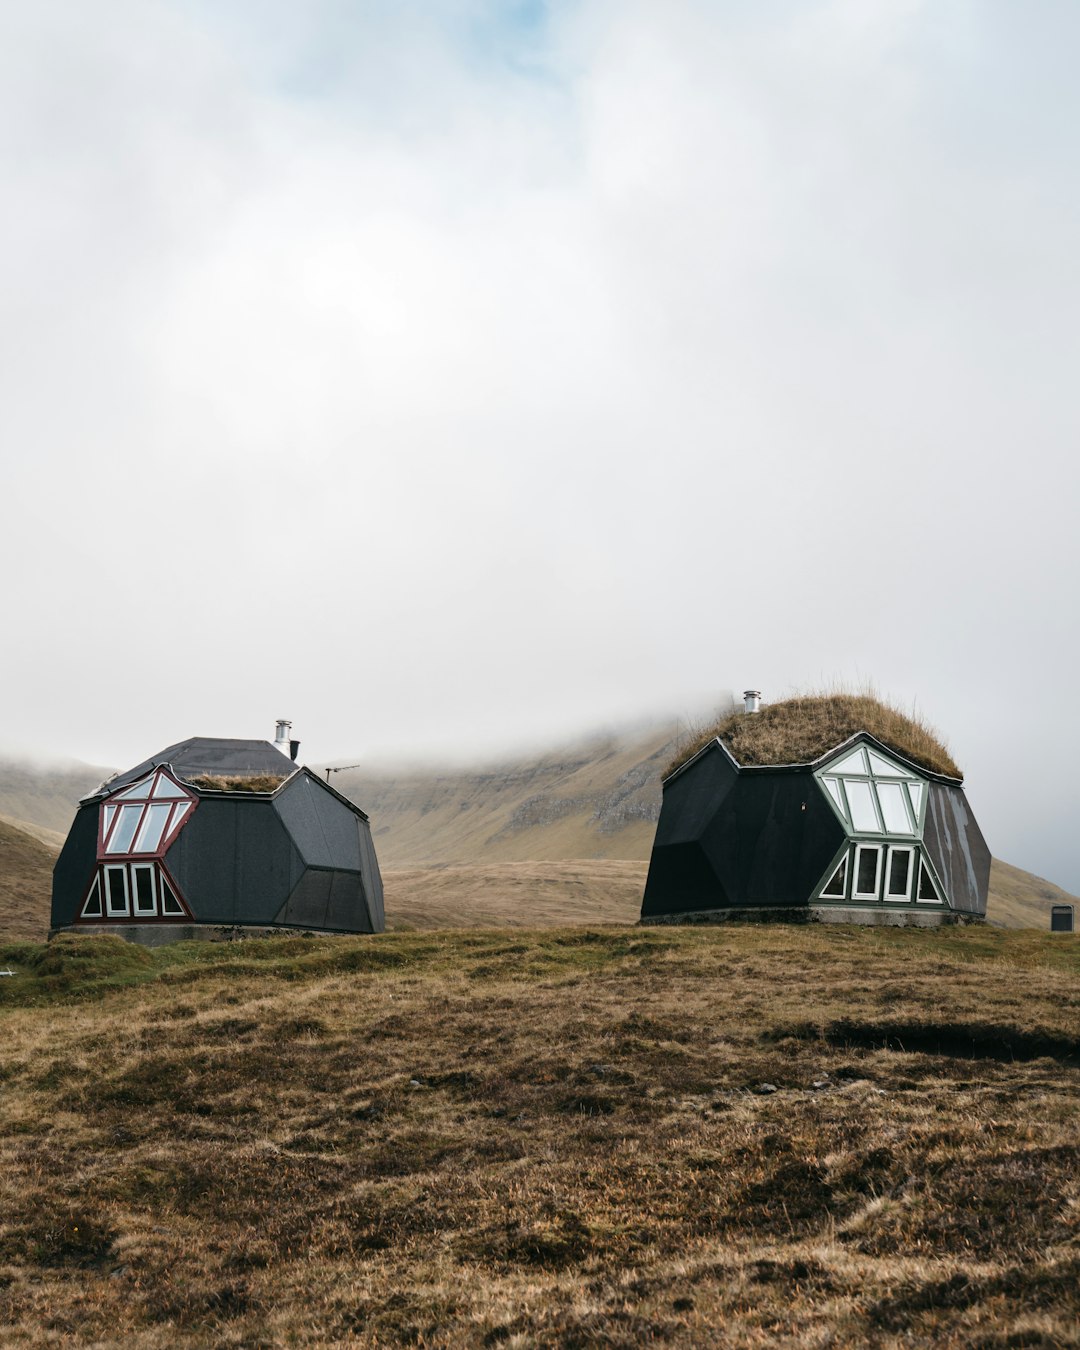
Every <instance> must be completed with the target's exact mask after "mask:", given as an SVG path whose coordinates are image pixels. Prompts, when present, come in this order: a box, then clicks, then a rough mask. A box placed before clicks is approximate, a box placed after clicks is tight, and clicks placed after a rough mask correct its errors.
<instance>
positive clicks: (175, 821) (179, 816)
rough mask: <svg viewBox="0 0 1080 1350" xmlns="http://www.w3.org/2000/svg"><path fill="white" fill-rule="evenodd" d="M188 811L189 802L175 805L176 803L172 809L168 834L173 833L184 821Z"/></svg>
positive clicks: (189, 808) (189, 807)
mask: <svg viewBox="0 0 1080 1350" xmlns="http://www.w3.org/2000/svg"><path fill="white" fill-rule="evenodd" d="M190 810H191V803H190V802H177V803H176V805H175V806H174V807H173V813H172V820H170V821H169V833H170V834H172V833H173V831H174V830H176V829H177V828H178V827H179V825H180V822H181V821H182V820H183V819H184V817H185V816H186V815H187V813H188V812H189V811H190Z"/></svg>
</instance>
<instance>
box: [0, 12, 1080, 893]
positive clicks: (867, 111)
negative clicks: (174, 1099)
mask: <svg viewBox="0 0 1080 1350" xmlns="http://www.w3.org/2000/svg"><path fill="white" fill-rule="evenodd" d="M1077 50H1080V6H1077V5H1076V4H1075V3H1070V2H1069V0H1062V2H1061V3H1050V2H1049V0H1026V3H1024V4H1022V5H1021V4H1016V3H1014V2H1013V0H996V2H995V0H967V2H965V0H925V2H921V0H831V2H829V3H816V2H815V0H801V2H800V3H782V2H781V0H744V2H742V3H721V2H720V0H716V2H715V3H706V0H664V2H663V3H657V2H656V0H648V3H645V2H644V0H640V2H635V0H554V2H553V3H551V4H544V3H542V0H518V3H503V4H499V3H493V2H489V3H485V2H484V0H428V3H409V2H408V0H382V3H376V2H375V0H369V2H363V0H353V2H352V3H348V0H307V3H305V4H303V5H298V4H295V3H291V0H290V2H288V3H287V2H286V0H259V3H256V0H171V2H170V0H99V3H97V4H94V5H86V4H81V3H77V0H34V3H33V4H20V3H15V0H6V2H5V3H2V4H0V174H2V180H0V181H2V183H3V200H4V209H3V211H2V212H0V291H2V295H3V303H2V307H0V454H2V467H0V494H2V501H3V506H4V510H3V524H2V527H0V577H2V578H3V587H4V606H3V614H4V623H3V648H4V654H3V661H2V670H3V684H2V688H3V694H4V727H3V733H2V735H0V749H6V750H9V751H10V750H14V751H19V752H34V753H38V754H47V755H73V756H76V757H79V758H82V759H85V760H88V761H91V762H93V763H97V764H106V765H118V766H124V765H128V764H130V763H133V762H135V761H137V760H139V759H141V758H143V757H144V756H146V755H147V754H150V753H152V752H153V751H154V750H157V749H159V748H160V747H161V746H163V745H165V744H168V743H169V742H171V741H174V740H179V739H181V738H183V737H185V736H188V735H195V734H198V735H238V736H259V735H264V734H268V733H269V732H270V731H271V728H272V723H273V719H274V717H275V716H279V715H288V716H290V717H291V718H292V719H293V721H294V731H295V734H297V735H298V736H300V738H301V739H302V741H303V743H304V750H303V757H304V758H306V759H310V760H312V761H314V760H318V759H328V758H333V757H337V758H339V759H341V758H353V757H355V758H357V759H359V758H364V757H368V756H373V755H378V756H379V757H380V758H382V759H385V758H387V757H388V756H391V757H392V756H395V755H403V756H404V755H410V756H415V755H417V754H418V753H427V754H430V755H433V756H444V755H455V756H465V757H469V758H476V757H488V756H490V755H492V754H493V753H496V752H498V751H499V750H500V749H502V748H504V747H506V748H509V747H512V746H516V745H519V744H521V743H523V742H526V743H529V742H531V743H533V744H536V743H541V742H543V741H544V740H546V739H549V738H554V737H562V736H564V735H567V734H569V733H572V732H576V731H580V730H583V729H586V728H589V727H595V726H598V725H602V724H610V723H613V722H618V721H619V720H621V719H623V718H626V717H630V716H633V715H636V714H639V713H642V712H646V711H656V712H670V713H672V714H678V713H687V712H695V711H697V710H699V709H700V708H702V707H703V706H704V707H707V706H708V704H709V703H710V700H711V698H712V695H713V693H714V692H719V691H723V690H727V689H730V688H735V689H742V688H743V687H744V686H746V685H754V686H756V687H758V688H760V689H762V690H763V691H764V694H765V696H766V698H767V699H770V698H771V699H775V698H778V697H782V696H783V695H784V694H786V693H788V692H791V691H793V690H796V689H807V688H810V687H815V686H820V685H822V684H827V683H832V682H834V681H848V682H855V683H861V682H863V681H865V680H872V681H874V682H875V684H876V685H877V687H878V689H879V690H880V691H881V692H882V693H884V694H887V695H889V696H890V697H892V698H894V699H895V700H897V701H899V702H901V703H902V704H905V705H908V706H910V705H912V704H917V706H918V708H919V709H920V711H921V712H922V713H923V714H924V715H925V716H926V717H928V718H929V719H930V720H931V721H932V722H933V723H935V724H936V725H937V726H939V727H940V728H941V729H942V730H943V731H944V733H945V734H946V736H947V738H948V740H949V742H950V745H951V747H952V749H953V751H954V753H955V755H956V757H957V758H958V759H959V761H960V762H961V764H962V765H963V766H964V768H965V769H966V771H967V774H968V789H969V794H970V797H971V800H972V803H973V805H974V807H975V809H976V811H977V813H978V815H979V817H980V820H981V823H982V825H983V828H984V831H985V833H986V835H987V838H988V840H989V842H990V844H991V847H992V849H993V851H994V852H995V853H996V854H997V855H998V856H1000V857H1004V858H1006V859H1008V860H1009V861H1012V862H1015V863H1018V864H1020V865H1022V866H1025V867H1028V868H1031V869H1033V870H1035V871H1038V872H1040V873H1042V874H1043V875H1046V876H1049V877H1051V878H1052V879H1054V880H1057V881H1059V882H1060V883H1062V884H1064V885H1067V886H1070V887H1071V888H1073V889H1080V853H1078V850H1077V845H1076V837H1077V828H1076V822H1077V815H1078V808H1080V801H1078V791H1077V787H1076V783H1077V780H1076V776H1075V774H1074V772H1073V766H1074V765H1075V763H1076V761H1077V758H1078V757H1080V732H1078V726H1077V716H1076V711H1075V709H1076V705H1075V704H1074V703H1073V697H1074V695H1073V685H1074V683H1075V676H1076V665H1077V648H1078V636H1077V624H1076V619H1075V614H1076V604H1075V598H1074V597H1075V592H1076V585H1077V579H1078V575H1080V567H1078V561H1080V560H1078V553H1080V546H1078V543H1077V539H1078V530H1077V519H1076V518H1077V506H1078V486H1080V483H1078V479H1080V470H1078V468H1077V460H1076V457H1075V452H1076V447H1077V444H1078V436H1077V432H1078V423H1080V402H1078V399H1077V394H1076V380H1077V370H1078V356H1080V352H1078V332H1080V322H1078V315H1080V305H1078V301H1080V264H1078V257H1080V250H1078V247H1077V241H1078V240H1080V173H1078V168H1080V165H1078V162H1077V160H1078V155H1077V149H1078V139H1080V131H1078V128H1080V94H1078V88H1080V86H1078V84H1077V81H1076V79H1075V59H1076V52H1077Z"/></svg>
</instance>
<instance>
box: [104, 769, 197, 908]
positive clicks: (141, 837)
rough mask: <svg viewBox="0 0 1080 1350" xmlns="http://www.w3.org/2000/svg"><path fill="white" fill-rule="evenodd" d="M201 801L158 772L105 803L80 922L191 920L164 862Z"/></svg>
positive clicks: (159, 770)
mask: <svg viewBox="0 0 1080 1350" xmlns="http://www.w3.org/2000/svg"><path fill="white" fill-rule="evenodd" d="M197 800H198V799H197V798H196V796H195V795H194V793H192V792H189V791H188V790H187V789H186V788H183V787H181V786H180V784H179V783H177V782H176V780H175V779H174V778H173V777H172V775H171V774H170V773H169V772H167V771H166V770H165V769H163V768H161V769H155V770H153V771H152V772H151V773H149V774H147V775H146V777H145V778H140V779H139V781H138V782H137V783H130V784H128V785H127V786H126V787H124V788H122V789H121V790H120V791H118V792H115V793H114V794H113V795H112V796H111V797H109V798H108V800H107V801H104V802H102V804H101V813H100V818H99V825H98V867H97V870H96V872H95V874H94V877H93V879H92V881H91V883H90V887H89V889H88V890H87V892H86V896H85V898H84V900H83V903H82V906H81V908H80V909H79V914H78V917H79V919H83V920H98V921H102V920H108V919H126V920H128V921H129V922H130V921H131V920H132V919H139V920H145V919H190V918H191V917H192V915H191V913H190V911H189V910H188V908H187V905H186V904H185V903H184V900H183V897H182V896H181V895H180V892H179V889H178V888H177V886H176V883H175V882H174V881H173V880H172V878H171V877H170V876H169V873H168V871H167V870H166V868H165V863H164V857H165V854H166V852H167V851H168V849H169V848H170V847H171V845H172V844H173V842H174V840H175V839H176V837H177V835H178V834H179V833H180V830H181V829H182V828H183V826H184V825H186V824H187V822H188V820H189V819H190V818H191V814H192V812H193V811H194V809H195V806H196V803H197Z"/></svg>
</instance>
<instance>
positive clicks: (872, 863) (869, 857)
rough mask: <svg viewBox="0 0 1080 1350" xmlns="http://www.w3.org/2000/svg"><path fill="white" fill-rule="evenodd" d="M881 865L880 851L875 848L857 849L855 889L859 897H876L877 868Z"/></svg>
mask: <svg viewBox="0 0 1080 1350" xmlns="http://www.w3.org/2000/svg"><path fill="white" fill-rule="evenodd" d="M880 863H881V850H880V849H877V848H861V849H859V860H858V863H857V864H856V865H857V867H858V871H857V872H856V875H855V889H856V891H857V892H858V893H859V895H861V896H871V895H872V896H874V897H875V898H876V897H877V884H878V867H879V865H880Z"/></svg>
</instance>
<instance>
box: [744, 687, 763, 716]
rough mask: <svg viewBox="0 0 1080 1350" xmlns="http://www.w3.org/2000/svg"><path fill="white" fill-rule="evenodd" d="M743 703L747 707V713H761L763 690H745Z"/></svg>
mask: <svg viewBox="0 0 1080 1350" xmlns="http://www.w3.org/2000/svg"><path fill="white" fill-rule="evenodd" d="M743 703H744V704H745V706H746V711H747V712H748V713H754V712H760V711H761V690H760V689H744V690H743Z"/></svg>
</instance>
